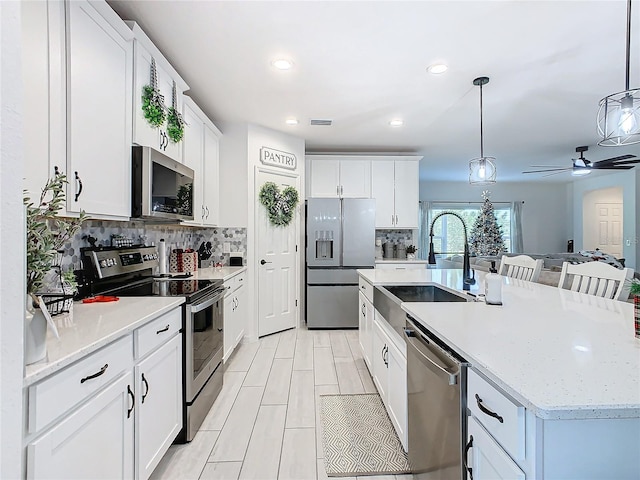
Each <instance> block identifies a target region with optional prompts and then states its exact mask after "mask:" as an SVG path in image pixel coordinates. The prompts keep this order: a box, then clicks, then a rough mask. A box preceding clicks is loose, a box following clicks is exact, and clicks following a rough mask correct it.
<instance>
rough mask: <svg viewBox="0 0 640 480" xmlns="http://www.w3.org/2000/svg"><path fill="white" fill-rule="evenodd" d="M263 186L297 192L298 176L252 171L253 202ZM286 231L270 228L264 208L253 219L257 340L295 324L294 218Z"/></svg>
mask: <svg viewBox="0 0 640 480" xmlns="http://www.w3.org/2000/svg"><path fill="white" fill-rule="evenodd" d="M265 182H274V183H275V184H276V185H278V187H279V188H280V191H282V190H283V189H284V188H285V187H287V186H292V187H294V188H295V189H296V190H298V191H300V186H299V176H297V175H286V174H276V173H272V172H268V171H264V170H261V169H258V170H257V171H256V199H257V198H258V197H259V193H258V192H259V191H260V188H261V187H262V185H264V184H265ZM299 208H300V207H299V206H298V207H296V214H295V215H294V217H293V220H292V221H291V223H289V225H287V226H286V227H281V226H274V225H272V224H271V222H270V221H269V215H268V214H267V210H266V208H265V207H264V206H262V205H258V213H257V215H256V223H257V225H256V254H257V255H256V260H257V262H258V265H257V269H258V336H259V337H262V336H264V335H269V334H270V333H275V332H280V331H282V330H286V329H288V328H293V327H295V326H296V324H297V320H298V319H297V307H296V281H297V280H296V267H297V262H296V259H297V253H296V239H297V238H298V217H299V216H298V214H297V209H299Z"/></svg>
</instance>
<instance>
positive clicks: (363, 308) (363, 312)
mask: <svg viewBox="0 0 640 480" xmlns="http://www.w3.org/2000/svg"><path fill="white" fill-rule="evenodd" d="M365 309H366V306H365V304H364V303H363V304H362V316H363V317H364V316H365V315H366V313H365Z"/></svg>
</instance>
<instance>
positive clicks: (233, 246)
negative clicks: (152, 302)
mask: <svg viewBox="0 0 640 480" xmlns="http://www.w3.org/2000/svg"><path fill="white" fill-rule="evenodd" d="M112 236H115V237H120V238H121V239H126V240H130V241H131V242H132V243H133V244H145V245H158V244H159V242H160V239H161V238H164V240H165V243H166V245H167V247H169V248H171V249H173V248H184V249H186V248H193V249H194V250H197V249H198V247H199V246H200V245H201V244H202V242H211V246H212V253H213V254H212V257H211V259H212V260H213V261H214V262H215V263H222V264H223V265H228V264H229V254H228V253H223V246H224V243H229V250H230V251H231V252H241V253H242V255H243V257H244V258H245V259H246V252H247V229H246V228H241V227H214V228H211V227H209V228H197V227H183V226H180V225H149V224H145V223H144V222H116V221H100V220H89V221H87V222H85V223H84V224H83V225H82V228H81V230H80V231H79V232H78V233H76V235H74V237H73V238H72V239H71V240H70V241H69V242H67V243H66V244H65V246H64V253H63V254H62V262H61V264H62V268H63V269H64V270H67V269H69V268H74V269H78V268H80V248H81V247H88V246H89V241H88V239H89V237H93V238H95V239H96V240H95V244H96V245H97V246H111V245H112V241H113V238H112ZM71 266H73V267H71Z"/></svg>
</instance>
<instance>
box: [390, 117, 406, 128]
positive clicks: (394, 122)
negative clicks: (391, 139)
mask: <svg viewBox="0 0 640 480" xmlns="http://www.w3.org/2000/svg"><path fill="white" fill-rule="evenodd" d="M389 125H391V126H392V127H401V126H402V125H404V120H400V119H399V118H394V119H393V120H391V121H390V122H389Z"/></svg>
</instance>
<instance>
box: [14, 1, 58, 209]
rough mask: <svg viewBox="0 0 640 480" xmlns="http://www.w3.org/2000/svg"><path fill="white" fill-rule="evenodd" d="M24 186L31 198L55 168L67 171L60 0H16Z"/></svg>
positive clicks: (32, 198)
mask: <svg viewBox="0 0 640 480" xmlns="http://www.w3.org/2000/svg"><path fill="white" fill-rule="evenodd" d="M20 7H21V21H22V78H23V85H24V91H25V92H28V95H24V117H23V120H24V121H23V130H24V176H25V177H24V189H25V190H27V192H29V197H30V198H31V200H32V201H34V202H36V201H37V200H38V198H39V195H40V192H41V190H42V188H43V187H44V185H45V184H46V182H47V180H48V179H49V178H51V177H52V176H53V175H54V174H55V172H56V170H57V171H59V172H61V173H66V172H67V167H66V165H67V151H66V150H67V144H66V123H67V120H66V118H67V106H66V101H67V95H66V83H65V82H66V79H65V58H66V56H65V38H64V35H65V34H64V32H65V10H64V2H62V1H61V0H50V1H47V2H21V3H20ZM62 214H63V215H64V212H62Z"/></svg>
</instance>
